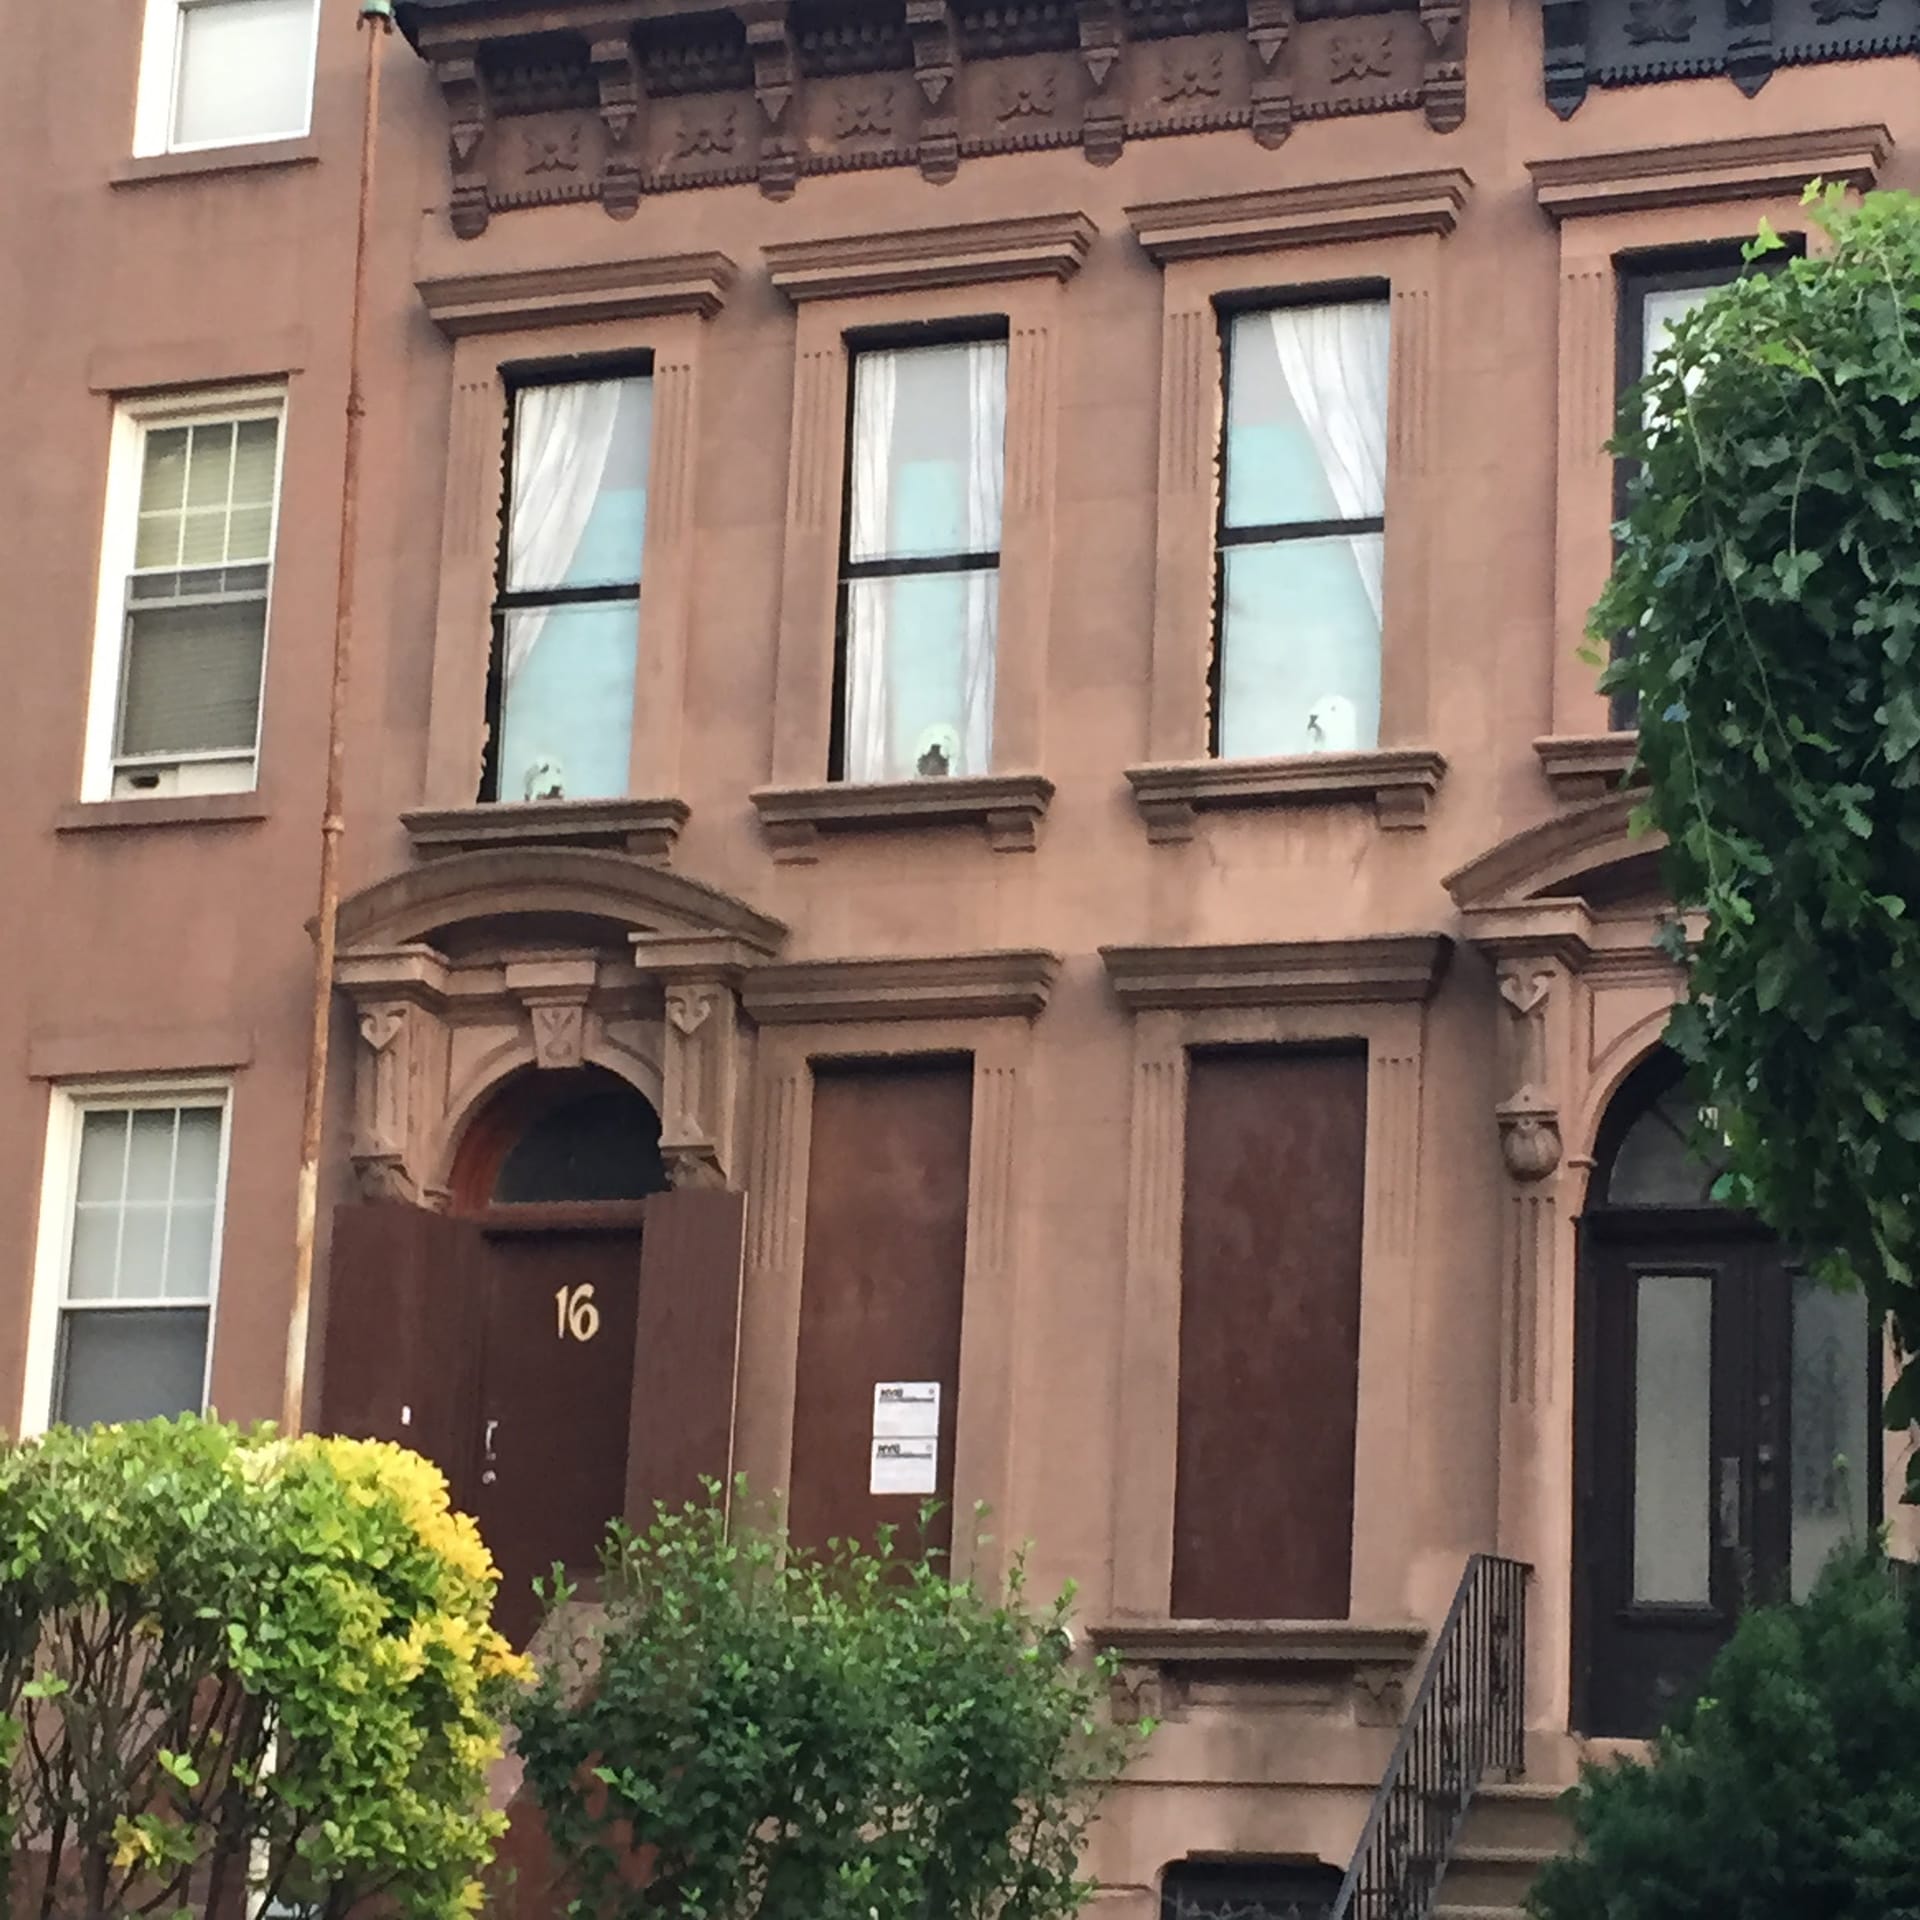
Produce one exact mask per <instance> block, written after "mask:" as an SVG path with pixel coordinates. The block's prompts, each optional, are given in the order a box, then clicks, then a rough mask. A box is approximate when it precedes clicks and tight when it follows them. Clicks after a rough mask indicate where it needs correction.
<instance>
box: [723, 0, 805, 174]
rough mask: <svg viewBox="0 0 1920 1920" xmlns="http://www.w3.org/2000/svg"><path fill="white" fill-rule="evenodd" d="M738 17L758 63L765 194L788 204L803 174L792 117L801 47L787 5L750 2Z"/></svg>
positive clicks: (755, 64) (764, 0) (755, 85)
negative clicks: (789, 19)
mask: <svg viewBox="0 0 1920 1920" xmlns="http://www.w3.org/2000/svg"><path fill="white" fill-rule="evenodd" d="M738 12H739V15H740V18H741V19H742V20H743V21H744V22H745V24H746V29H747V53H748V55H749V56H750V57H751V59H752V61H753V97H754V98H755V99H756V100H757V101H759V103H760V112H761V115H762V116H763V118H764V119H765V121H766V131H765V136H764V137H763V138H762V140H761V142H760V191H761V192H762V193H764V194H765V195H766V196H767V198H768V199H770V200H785V199H786V198H787V197H788V196H789V195H790V194H791V193H792V192H793V188H794V182H795V181H796V180H797V179H798V178H799V174H800V147H799V142H798V141H797V140H796V139H795V138H794V131H793V130H794V125H795V123H796V122H797V121H798V119H799V115H798V114H796V113H795V112H794V111H793V101H794V96H795V94H797V93H798V92H799V90H800V52H799V46H798V43H797V42H796V41H795V39H794V36H793V29H792V27H791V25H790V24H789V22H788V19H787V0H745V4H743V5H742V6H741V7H739V9H738Z"/></svg>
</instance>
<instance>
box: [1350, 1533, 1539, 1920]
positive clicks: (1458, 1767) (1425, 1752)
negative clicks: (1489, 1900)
mask: <svg viewBox="0 0 1920 1920" xmlns="http://www.w3.org/2000/svg"><path fill="white" fill-rule="evenodd" d="M1532 1571H1533V1569H1532V1568H1531V1567H1528V1566H1526V1565H1524V1564H1522V1563H1521V1562H1520V1561H1518V1560H1503V1559H1501V1558H1500V1557H1499V1556H1498V1555H1496V1554H1491V1553H1476V1554H1474V1555H1473V1556H1472V1558H1471V1559H1469V1560H1468V1562H1467V1565H1466V1571H1465V1572H1464V1573H1462V1574H1461V1576H1460V1585H1459V1588H1458V1590H1457V1591H1456V1592H1455V1593H1454V1596H1453V1605H1452V1606H1451V1607H1449V1608H1448V1609H1447V1618H1446V1621H1445V1624H1444V1625H1442V1627H1441V1629H1440V1633H1439V1637H1438V1638H1437V1639H1436V1640H1435V1641H1434V1643H1433V1652H1432V1653H1431V1654H1430V1655H1429V1656H1428V1658H1427V1668H1426V1671H1425V1672H1424V1673H1423V1674H1422V1675H1421V1676H1420V1688H1419V1691H1418V1692H1417V1693H1416V1694H1415V1695H1414V1697H1413V1707H1412V1710H1411V1711H1410V1712H1409V1713H1408V1715H1407V1718H1406V1724H1405V1725H1404V1726H1403V1727H1402V1728H1401V1729H1400V1738H1399V1741H1398V1742H1397V1743H1396V1745H1395V1747H1394V1749H1393V1758H1392V1759H1391V1760H1389V1761H1388V1762H1387V1771H1386V1773H1385V1775H1384V1776H1383V1777H1382V1779H1381V1781H1380V1789H1379V1791H1378V1792H1377V1793H1376V1794H1375V1795H1374V1796H1373V1805H1372V1807H1371V1808H1370V1809H1369V1810H1368V1813H1367V1824H1366V1825H1365V1826H1364V1827H1362V1828H1361V1830H1360V1841H1359V1844H1358V1845H1357V1846H1356V1847H1355V1848H1354V1850H1353V1864H1352V1865H1351V1866H1350V1867H1348V1869H1347V1877H1346V1879H1345V1880H1344V1881H1342V1882H1341V1886H1340V1893H1339V1897H1338V1898H1337V1899H1336V1900H1335V1901H1334V1903H1333V1911H1332V1913H1331V1914H1330V1915H1329V1916H1328V1920H1427V1917H1428V1915H1429V1914H1431V1912H1432V1911H1433V1903H1434V1897H1435V1895H1436V1894H1437V1893H1438V1892H1439V1890H1440V1879H1441V1876H1442V1875H1443V1874H1444V1873H1445V1872H1446V1869H1447V1862H1448V1861H1449V1860H1450V1859H1451V1858H1452V1857H1453V1850H1454V1847H1455V1845H1456V1844H1457V1843H1458V1841H1459V1838H1460V1826H1461V1823H1462V1822H1463V1821H1464V1820H1465V1819H1466V1816H1467V1808H1468V1806H1469V1805H1470V1804H1471V1802H1472V1800H1473V1796H1474V1792H1475V1790H1476V1789H1477V1788H1478V1787H1479V1785H1480V1781H1481V1778H1482V1777H1483V1776H1484V1775H1485V1774H1486V1773H1487V1771H1488V1770H1489V1769H1490V1768H1495V1767H1498V1768H1500V1769H1501V1770H1502V1771H1503V1772H1505V1774H1506V1775H1507V1777H1508V1778H1509V1779H1512V1778H1515V1777H1516V1776H1517V1775H1518V1774H1519V1773H1520V1772H1521V1771H1522V1770H1523V1768H1524V1767H1525V1764H1526V1719H1527V1716H1526V1673H1527V1580H1528V1578H1529V1576H1530V1575H1531V1573H1532Z"/></svg>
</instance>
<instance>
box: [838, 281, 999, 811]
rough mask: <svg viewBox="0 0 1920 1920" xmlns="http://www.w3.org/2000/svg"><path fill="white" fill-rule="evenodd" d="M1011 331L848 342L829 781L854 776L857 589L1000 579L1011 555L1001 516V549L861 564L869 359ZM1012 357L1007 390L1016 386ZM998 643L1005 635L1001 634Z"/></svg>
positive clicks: (968, 327) (940, 328)
mask: <svg viewBox="0 0 1920 1920" xmlns="http://www.w3.org/2000/svg"><path fill="white" fill-rule="evenodd" d="M1010 337H1011V329H1010V328H1009V326H1008V324H1007V319H1006V316H1005V315H1004V314H1000V315H983V316H982V317H980V318H979V319H976V320H964V321H926V322H917V323H909V324H906V325H903V326H893V327H859V328H854V329H851V330H849V331H848V332H847V333H845V334H843V335H842V336H841V344H842V346H843V348H844V350H845V352H846V356H847V405H846V420H845V428H844V431H843V433H842V436H841V439H842V446H841V456H840V549H839V553H838V556H837V558H836V562H835V565H836V573H835V579H834V590H833V600H834V605H833V717H832V721H831V723H830V725H829V728H828V735H827V779H828V781H829V783H831V784H836V785H837V784H840V783H843V782H845V781H846V778H847V641H848V614H849V609H850V604H851V601H852V593H851V591H850V590H851V588H852V587H853V585H854V584H855V582H857V581H860V580H898V579H902V578H905V577H907V576H909V575H912V574H964V573H996V574H997V573H998V572H999V571H1000V556H1001V554H1002V553H1004V552H1005V550H1006V520H1005V515H1004V514H1003V515H1002V518H1001V526H1000V538H1001V544H1000V545H999V546H997V547H995V548H993V549H992V550H991V551H988V550H986V549H981V550H980V551H978V552H965V553H952V554H944V553H940V554H919V555H916V556H914V557H913V558H912V559H905V560H855V559H854V558H853V557H852V556H853V403H854V391H855V384H856V381H857V379H858V369H859V364H860V356H861V355H862V354H863V353H911V352H913V351H915V350H916V349H918V348H923V347H975V346H985V345H987V344H989V343H990V342H995V341H997V342H999V343H1000V344H1001V345H1003V346H1004V345H1006V344H1007V342H1008V340H1009V339H1010ZM1012 377H1013V367H1012V360H1011V355H1009V359H1008V366H1007V385H1008V389H1009V391H1011V388H1012ZM1006 457H1007V455H1006V448H1005V446H1004V444H1003V445H1002V447H1001V450H1000V461H1001V477H1002V480H1003V482H1004V479H1005V475H1006ZM995 643H996V645H997V644H998V634H997V632H996V634H995Z"/></svg>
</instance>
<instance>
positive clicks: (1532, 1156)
mask: <svg viewBox="0 0 1920 1920" xmlns="http://www.w3.org/2000/svg"><path fill="white" fill-rule="evenodd" d="M1554 973H1555V970H1554V968H1553V967H1552V966H1551V965H1550V964H1549V963H1547V962H1545V961H1541V960H1537V959H1525V958H1521V959H1515V960H1512V961H1508V962H1505V963H1503V964H1502V966H1501V968H1500V998H1501V999H1502V1000H1503V1001H1505V1002H1506V1005H1507V1009H1508V1011H1509V1012H1510V1013H1511V1014H1512V1015H1513V1018H1514V1021H1515V1023H1516V1026H1517V1029H1518V1034H1517V1039H1516V1042H1515V1045H1514V1056H1515V1059H1514V1067H1515V1072H1514V1080H1515V1085H1514V1090H1513V1092H1512V1094H1511V1095H1510V1096H1509V1097H1508V1098H1507V1099H1505V1100H1503V1101H1502V1102H1501V1103H1500V1104H1499V1106H1497V1107H1496V1108H1495V1109H1494V1118H1495V1120H1496V1121H1497V1122H1498V1123H1499V1127H1500V1153H1501V1157H1502V1158H1503V1159H1504V1160H1505V1162H1506V1166H1507V1171H1508V1172H1509V1173H1510V1174H1512V1176H1513V1177H1514V1178H1515V1179H1516V1180H1520V1181H1525V1182H1532V1181H1535V1180H1544V1179H1545V1178H1546V1177H1547V1175H1548V1174H1550V1173H1552V1172H1553V1171H1554V1169H1555V1168H1556V1167H1558V1166H1559V1164H1560V1152H1561V1147H1560V1114H1559V1109H1558V1108H1557V1107H1556V1106H1555V1105H1554V1102H1553V1099H1552V1096H1551V1094H1550V1092H1549V1090H1548V1087H1547V1084H1546V1083H1547V1078H1548V1068H1547V1038H1546V1023H1547V1015H1548V1010H1549V1004H1550V1002H1551V999H1552V996H1553V991H1554Z"/></svg>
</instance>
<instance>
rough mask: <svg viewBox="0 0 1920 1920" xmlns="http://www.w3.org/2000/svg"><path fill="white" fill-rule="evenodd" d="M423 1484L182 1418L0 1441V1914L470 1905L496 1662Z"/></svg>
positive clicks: (462, 1525)
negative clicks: (0, 1849) (262, 1901)
mask: <svg viewBox="0 0 1920 1920" xmlns="http://www.w3.org/2000/svg"><path fill="white" fill-rule="evenodd" d="M494 1584H495V1575H494V1571H493V1567H492V1564H491V1562H490V1561H489V1559H488V1557H487V1554H486V1550H485V1548H484V1547H483V1546H482V1545H481V1544H480V1540H479V1536H478V1535H477V1534H476V1533H475V1532H474V1530H473V1526H472V1523H471V1521H468V1520H466V1519H464V1518H462V1517H459V1516H456V1515H453V1514H450V1513H449V1512H448V1509H447V1495H446V1485H445V1482H444V1481H443V1480H442V1479H441V1477H440V1475H439V1473H438V1471H437V1470H436V1469H434V1468H433V1467H431V1466H429V1465H428V1464H427V1463H426V1462H425V1461H424V1460H421V1459H419V1458H418V1457H417V1456H416V1455H413V1454H410V1453H406V1452H404V1451H403V1450H402V1449H400V1448H398V1447H389V1446H379V1445H374V1444H372V1443H368V1442H361V1441H348V1440H327V1439H318V1438H309V1439H303V1440H298V1441H294V1442H282V1441H279V1440H276V1439H274V1438H273V1437H272V1436H271V1434H270V1433H261V1434H256V1435H251V1436H248V1435H243V1434H241V1433H239V1432H237V1431H236V1430H235V1429H233V1428H231V1427H227V1426H222V1425H220V1424H218V1423H216V1422H212V1421H203V1420H197V1419H182V1420H177V1421H154V1422H150V1423H147V1424H143V1425H130V1426H125V1427H107V1428H96V1429H92V1430H89V1431H87V1432H70V1431H66V1430H56V1431H54V1432H52V1433H50V1434H48V1435H46V1436H45V1437H44V1438H43V1439H40V1440H36V1441H32V1442H25V1443H11V1442H0V1757H4V1759H5V1762H6V1765H5V1769H4V1772H0V1819H4V1821H5V1822H7V1823H8V1825H9V1827H10V1829H11V1833H10V1841H11V1844H10V1845H9V1846H8V1847H7V1849H6V1852H5V1855H4V1857H0V1913H5V1912H7V1911H9V1903H10V1901H11V1902H13V1903H16V1904H17V1906H18V1908H19V1909H20V1910H23V1911H25V1912H28V1913H37V1914H39V1915H41V1916H42V1920H50V1917H52V1916H59V1917H60V1920H66V1917H67V1916H73V1917H74V1920H79V1917H80V1916H84V1917H85V1920H108V1917H114V1920H117V1917H118V1916H121V1915H130V1914H133V1913H172V1912H176V1911H181V1912H184V1911H185V1910H187V1908H188V1907H189V1904H191V1906H192V1907H193V1908H194V1909H195V1910H198V1911H213V1910H215V1908H216V1906H217V1905H218V1904H219V1903H220V1902H221V1901H222V1899H224V1898H225V1897H227V1896H228V1895H231V1894H232V1893H234V1892H235V1891H236V1890H237V1889H239V1888H240V1887H241V1886H243V1885H244V1886H246V1887H248V1888H249V1889H251V1890H253V1891H256V1892H266V1893H270V1894H272V1895H274V1896H275V1897H279V1898H282V1899H285V1900H287V1901H290V1902H292V1903H295V1904H298V1905H301V1906H304V1907H307V1908H310V1909H311V1910H312V1911H314V1912H315V1913H318V1914H320V1915H323V1916H333V1915H340V1914H344V1913H345V1912H346V1910H347V1908H348V1907H349V1906H350V1905H352V1904H353V1903H354V1902H355V1901H357V1900H360V1899H363V1898H366V1897H368V1896H370V1895H374V1894H379V1895H381V1896H383V1898H384V1904H385V1910H386V1911H388V1912H390V1913H393V1914H397V1915H401V1916H407V1917H408V1920H444V1917H445V1916H452V1915H456V1914H459V1913H462V1912H466V1911H470V1910H471V1909H472V1908H473V1907H474V1906H475V1905H477V1903H478V1900H479V1887H478V1880H477V1876H478V1874H479V1872H480V1870H481V1868H482V1867H483V1866H484V1865H485V1864H486V1862H487V1860H488V1859H489V1858H490V1856H491V1852H492V1845H493V1840H494V1838H495V1836H496V1833H497V1831H498V1829H499V1827H500V1824H501V1823H500V1821H499V1820H498V1818H497V1817H496V1816H494V1815H492V1814H490V1813H489V1812H488V1811H487V1809H486V1798H485V1788H486V1775H487V1769H488V1767H489V1766H490V1764H491V1763H492V1761H493V1760H494V1758H495V1757H496V1756H497V1754H498V1752H499V1724H498V1720H497V1717H496V1709H497V1708H498V1707H500V1706H501V1705H503V1704H504V1703H505V1700H506V1697H507V1695H508V1693H509V1692H510V1691H511V1685H512V1682H513V1680H514V1679H515V1678H516V1677H517V1676H518V1675H519V1674H520V1673H521V1670H522V1663H520V1662H519V1661H518V1660H517V1659H516V1658H515V1657H514V1656H513V1655H512V1654H511V1653H510V1652H509V1651H508V1649H507V1648H506V1645H505V1643H504V1642H503V1641H501V1640H500V1638H499V1636H498V1635H497V1634H495V1633H494V1632H493V1630H492V1628H491V1626H490V1625H489V1624H488V1615H489V1612H490V1610H491V1605H492V1599H493V1589H494Z"/></svg>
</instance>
